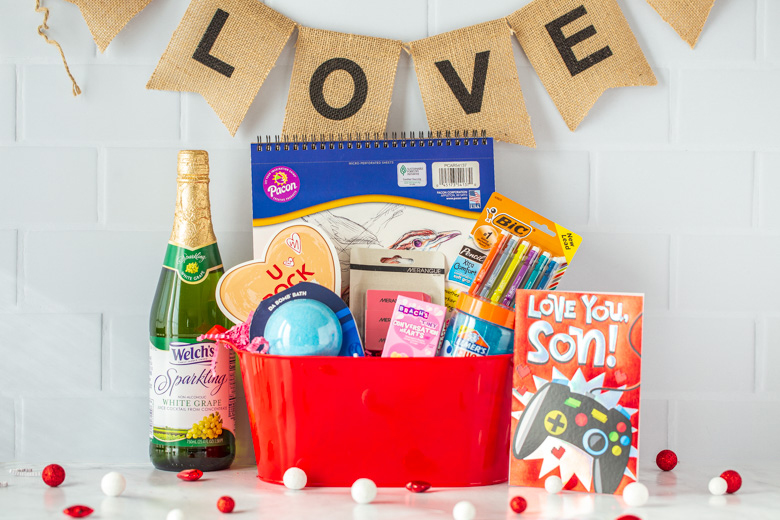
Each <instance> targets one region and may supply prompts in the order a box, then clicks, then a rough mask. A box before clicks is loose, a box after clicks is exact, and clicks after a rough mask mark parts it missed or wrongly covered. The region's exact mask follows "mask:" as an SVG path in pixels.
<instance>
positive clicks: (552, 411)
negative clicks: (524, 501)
mask: <svg viewBox="0 0 780 520" xmlns="http://www.w3.org/2000/svg"><path fill="white" fill-rule="evenodd" d="M548 437H554V438H556V439H560V440H562V441H566V442H568V443H571V444H573V445H574V446H576V447H578V448H580V449H582V450H583V451H585V453H587V454H589V455H591V456H592V457H593V470H592V474H593V488H594V490H595V491H596V493H614V492H615V490H617V488H618V486H619V485H620V481H621V480H622V479H623V472H624V471H625V470H626V465H627V464H628V459H629V454H630V452H631V441H632V430H631V422H630V420H629V417H628V415H627V414H626V413H625V412H623V411H622V409H621V407H618V408H615V409H612V410H608V409H606V408H605V407H604V406H602V405H601V404H599V403H598V402H596V400H595V399H593V397H590V396H587V395H582V394H577V393H574V392H572V391H571V390H570V389H569V387H568V386H567V385H566V384H561V383H556V382H552V383H547V384H545V385H544V386H542V388H540V389H539V391H538V392H537V393H536V394H535V395H534V396H533V397H532V398H531V401H530V402H529V403H528V406H526V408H525V410H524V411H523V414H522V415H521V416H520V422H519V423H518V425H517V429H516V430H515V438H514V440H513V442H512V454H513V455H514V457H515V458H517V459H524V458H526V457H527V456H529V455H530V454H532V453H533V452H534V451H535V450H536V449H537V448H538V447H539V446H540V445H541V444H542V443H543V442H544V441H545V439H547V438H548Z"/></svg>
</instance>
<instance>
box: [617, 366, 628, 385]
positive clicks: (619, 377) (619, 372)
mask: <svg viewBox="0 0 780 520" xmlns="http://www.w3.org/2000/svg"><path fill="white" fill-rule="evenodd" d="M626 379H627V378H626V374H625V372H623V371H622V370H620V369H618V370H615V381H616V382H617V384H619V385H622V384H623V383H625V382H626Z"/></svg>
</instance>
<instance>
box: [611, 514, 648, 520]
mask: <svg viewBox="0 0 780 520" xmlns="http://www.w3.org/2000/svg"><path fill="white" fill-rule="evenodd" d="M615 520H642V519H641V518H639V517H638V516H636V515H623V516H619V517H617V518H615Z"/></svg>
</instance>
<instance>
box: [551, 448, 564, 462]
mask: <svg viewBox="0 0 780 520" xmlns="http://www.w3.org/2000/svg"><path fill="white" fill-rule="evenodd" d="M564 453H566V449H565V448H564V447H563V446H559V447H557V448H553V449H552V454H553V456H554V457H555V458H556V459H558V460H561V457H563V454H564Z"/></svg>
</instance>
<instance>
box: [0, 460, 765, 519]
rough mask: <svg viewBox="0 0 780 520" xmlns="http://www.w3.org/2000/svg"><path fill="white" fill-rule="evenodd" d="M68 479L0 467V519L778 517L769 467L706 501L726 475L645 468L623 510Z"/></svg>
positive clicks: (558, 501)
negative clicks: (106, 490) (81, 512)
mask: <svg viewBox="0 0 780 520" xmlns="http://www.w3.org/2000/svg"><path fill="white" fill-rule="evenodd" d="M63 466H64V468H65V471H66V474H67V477H66V479H65V482H64V483H63V484H62V485H61V486H59V487H58V488H50V487H48V486H46V485H45V484H44V483H43V482H42V481H41V478H40V477H21V476H14V475H11V474H9V469H10V468H20V467H32V468H34V469H36V470H41V469H42V468H43V465H40V464H38V465H26V466H25V465H23V464H0V481H5V482H8V487H3V488H0V519H13V520H21V519H38V518H58V519H64V518H68V517H67V516H65V515H64V514H63V513H62V510H63V509H64V508H66V507H68V506H72V505H76V504H81V505H86V506H89V507H91V508H93V509H94V510H95V512H94V513H93V514H92V515H91V516H89V517H88V518H90V519H96V520H97V519H133V520H138V519H160V520H165V517H166V515H167V513H168V511H170V510H171V509H173V508H180V509H182V510H183V511H184V513H185V518H186V519H187V520H200V519H219V518H222V519H225V520H232V519H233V518H235V519H236V520H238V519H241V518H268V519H288V518H289V519H317V520H329V519H334V520H335V519H353V520H384V519H387V520H390V519H394V520H395V519H404V520H414V519H423V518H442V519H447V518H452V508H453V506H454V505H455V504H456V503H457V502H458V501H460V500H469V501H471V502H472V503H473V504H474V506H475V507H476V510H477V516H476V518H477V519H488V518H501V519H511V518H517V519H518V520H521V519H542V518H549V519H558V518H562V519H563V518H571V519H597V518H598V519H605V520H612V519H615V518H617V517H618V516H620V515H622V514H628V513H630V514H634V515H637V516H638V517H640V518H642V519H643V520H652V519H663V520H672V519H681V520H683V519H684V520H691V519H694V520H699V519H702V520H703V519H707V520H710V519H714V520H719V519H724V520H725V519H729V520H732V519H739V518H745V519H750V520H760V519H773V520H777V519H780V482H779V479H778V472H777V471H776V469H774V468H755V467H753V468H731V469H736V470H737V471H739V472H740V474H741V475H742V479H743V484H742V489H740V490H739V491H738V492H737V493H736V494H734V495H726V496H719V497H716V496H712V495H710V494H709V492H708V491H707V484H708V482H709V480H710V479H711V478H712V477H714V476H718V475H719V474H720V473H721V472H722V471H723V470H725V469H729V468H723V467H718V468H704V467H698V468H688V467H681V466H678V468H676V469H675V470H674V471H672V472H669V473H664V472H662V471H659V470H658V469H656V468H655V467H653V468H643V471H641V472H640V479H639V480H640V482H642V483H644V484H645V485H646V486H647V487H648V489H649V490H650V500H649V502H648V503H647V505H645V506H643V507H639V508H629V507H627V506H626V505H625V503H624V502H623V500H622V499H621V498H620V497H617V496H612V495H591V494H586V493H575V492H570V491H564V492H562V493H560V494H559V495H549V494H547V492H546V491H544V489H537V488H521V487H509V486H507V485H505V484H502V485H495V486H488V487H479V488H446V489H445V488H438V489H437V488H432V489H431V490H429V491H428V492H426V493H422V494H413V493H410V492H409V491H407V490H406V489H403V488H380V489H379V493H378V495H377V498H376V500H375V501H374V502H373V503H371V504H367V505H358V504H356V503H355V502H353V501H352V498H351V496H350V492H349V489H348V488H306V489H304V490H302V491H290V490H287V489H286V488H284V487H283V486H278V485H274V484H267V483H265V482H262V481H260V480H259V479H258V478H257V477H256V476H255V468H254V467H241V468H235V469H229V470H227V471H220V472H212V473H206V474H204V476H203V478H202V479H201V480H199V481H197V482H183V481H181V480H179V479H177V478H176V474H175V473H170V472H165V471H157V470H155V469H153V468H152V467H151V465H132V466H130V465H125V466H117V465H84V464H70V465H63ZM109 471H118V472H120V473H122V474H123V475H124V476H125V478H126V480H127V489H126V490H125V492H124V493H123V494H122V495H121V496H119V497H107V496H105V495H103V493H102V492H101V490H100V480H101V478H102V477H103V475H104V474H105V473H107V472H109ZM222 495H230V496H231V497H233V499H234V500H235V502H236V509H235V511H234V512H233V513H231V514H230V515H226V514H222V513H220V512H219V511H218V510H217V508H216V502H217V499H218V498H219V497H220V496H222ZM516 495H521V496H523V497H525V499H526V500H527V501H528V509H527V510H526V511H525V512H524V513H523V514H521V515H516V514H515V513H513V512H512V510H511V509H510V508H509V500H510V499H511V498H512V497H514V496H516Z"/></svg>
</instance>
